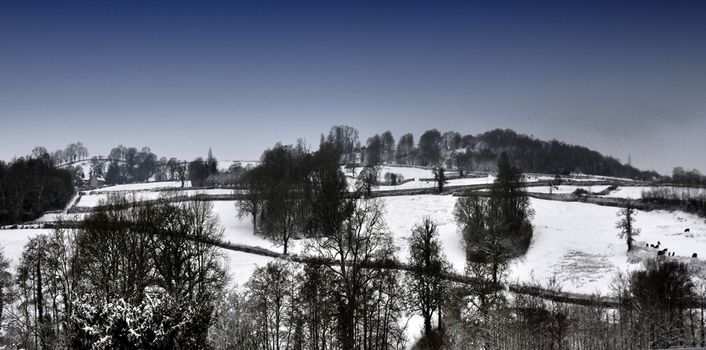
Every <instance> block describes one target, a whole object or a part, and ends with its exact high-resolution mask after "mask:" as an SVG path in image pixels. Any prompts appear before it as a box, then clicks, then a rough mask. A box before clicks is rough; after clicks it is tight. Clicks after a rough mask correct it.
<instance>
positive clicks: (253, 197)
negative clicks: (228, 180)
mask: <svg viewBox="0 0 706 350" xmlns="http://www.w3.org/2000/svg"><path fill="white" fill-rule="evenodd" d="M261 170H262V168H260V167H255V168H252V169H250V170H248V171H246V172H245V174H243V177H242V179H241V184H242V185H243V186H244V187H245V190H246V191H245V193H244V196H243V197H244V198H243V199H242V200H240V201H238V202H237V203H236V206H237V208H238V217H241V218H242V217H244V216H247V215H250V216H251V217H252V227H253V233H257V228H258V221H257V218H258V217H259V216H260V212H261V211H262V206H263V201H264V198H263V197H264V191H265V189H264V185H263V180H264V179H263V175H262V174H261V172H262V171H261Z"/></svg>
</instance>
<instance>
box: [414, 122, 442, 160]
mask: <svg viewBox="0 0 706 350" xmlns="http://www.w3.org/2000/svg"><path fill="white" fill-rule="evenodd" d="M440 143H441V133H440V132H439V130H436V129H432V130H427V131H426V132H424V134H422V136H421V137H420V138H419V164H421V165H422V166H427V165H437V164H439V162H440V161H441V147H440Z"/></svg>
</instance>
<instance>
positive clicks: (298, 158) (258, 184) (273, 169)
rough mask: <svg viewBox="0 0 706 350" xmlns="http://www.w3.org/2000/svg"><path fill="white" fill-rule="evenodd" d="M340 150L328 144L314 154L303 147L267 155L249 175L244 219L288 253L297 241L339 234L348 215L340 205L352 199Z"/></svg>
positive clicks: (280, 148)
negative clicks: (340, 222) (339, 209)
mask: <svg viewBox="0 0 706 350" xmlns="http://www.w3.org/2000/svg"><path fill="white" fill-rule="evenodd" d="M337 147H338V146H336V145H335V144H333V143H330V142H328V141H324V142H323V143H321V145H320V147H319V150H318V151H316V152H313V153H311V152H309V151H308V150H307V148H306V146H305V144H304V143H303V142H299V143H298V144H297V145H295V146H283V145H281V144H277V145H275V147H274V148H272V149H270V150H267V151H265V153H264V154H263V156H262V158H261V162H260V164H259V165H258V166H257V167H254V168H252V169H249V170H248V171H247V172H245V173H244V174H243V177H242V185H243V186H244V187H245V188H246V190H247V191H246V194H245V196H246V200H244V201H241V202H239V203H238V212H239V214H240V216H250V217H251V218H252V220H253V227H254V229H255V231H256V232H257V233H259V234H261V235H263V236H265V237H267V238H269V239H271V240H272V241H273V242H275V243H277V244H279V245H281V246H283V249H284V253H285V254H286V253H287V250H288V246H289V242H290V240H291V239H292V238H295V237H302V236H314V235H316V234H319V233H320V230H326V229H333V228H331V226H336V225H337V223H334V222H335V221H336V220H340V217H341V215H342V214H341V213H339V212H336V211H335V209H336V206H337V205H338V203H339V202H340V201H342V200H343V198H344V197H346V196H347V183H346V179H345V176H344V175H343V173H342V172H341V170H340V167H339V164H340V161H341V156H340V154H341V153H340V152H339V150H338V148H337Z"/></svg>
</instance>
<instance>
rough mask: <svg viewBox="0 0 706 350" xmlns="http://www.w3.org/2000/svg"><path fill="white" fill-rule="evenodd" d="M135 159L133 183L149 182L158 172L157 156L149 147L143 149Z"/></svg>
mask: <svg viewBox="0 0 706 350" xmlns="http://www.w3.org/2000/svg"><path fill="white" fill-rule="evenodd" d="M135 157H136V159H135V168H134V169H133V181H141V182H146V181H149V179H150V178H151V177H152V176H153V175H154V174H155V172H156V171H157V155H156V154H154V153H152V150H150V148H149V147H143V148H142V150H140V152H138V153H137V154H136V156H135Z"/></svg>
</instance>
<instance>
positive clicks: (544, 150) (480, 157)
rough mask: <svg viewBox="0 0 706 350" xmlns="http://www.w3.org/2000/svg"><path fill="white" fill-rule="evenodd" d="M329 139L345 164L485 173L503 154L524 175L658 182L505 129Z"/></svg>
mask: <svg viewBox="0 0 706 350" xmlns="http://www.w3.org/2000/svg"><path fill="white" fill-rule="evenodd" d="M327 140H328V141H331V142H333V143H335V144H336V145H338V146H339V149H340V150H341V152H342V153H343V160H344V161H345V162H346V163H351V162H361V163H362V164H364V165H372V166H375V165H379V164H381V163H388V164H392V163H396V164H403V165H421V166H432V167H435V166H445V167H446V168H455V169H457V170H458V171H459V172H464V173H466V172H469V171H472V170H480V171H489V170H496V169H495V164H496V162H497V159H498V158H499V156H500V154H501V153H503V152H505V153H506V154H507V155H508V157H509V158H510V160H511V161H512V162H513V163H515V164H516V165H517V166H519V167H521V168H522V169H524V170H525V171H528V172H541V173H551V174H564V175H568V174H569V173H572V172H573V173H586V174H595V175H605V176H617V177H628V178H637V179H643V180H658V179H661V178H662V177H661V176H660V175H659V174H657V173H656V172H653V171H640V170H638V169H636V168H634V167H632V166H630V165H629V164H623V163H621V162H620V161H619V160H617V159H615V158H612V157H609V156H603V155H601V154H600V153H598V152H596V151H592V150H590V149H588V148H586V147H581V146H576V145H571V144H566V143H564V142H560V141H557V140H551V141H542V140H538V139H536V138H534V137H531V136H527V135H524V134H518V133H516V132H514V131H512V130H509V129H506V130H501V129H496V130H492V131H488V132H485V133H481V134H478V135H461V134H460V133H458V132H455V131H447V132H444V133H442V132H440V131H438V130H436V129H432V130H427V131H425V132H424V133H423V134H422V135H421V136H420V137H419V139H418V140H416V144H415V138H414V136H413V135H412V134H410V133H408V134H404V135H402V136H401V137H400V138H399V140H398V141H397V143H395V139H394V137H393V135H392V134H391V133H390V132H389V131H386V132H384V133H382V134H380V135H377V134H376V135H373V136H372V137H370V138H368V139H367V142H366V143H365V144H364V145H363V144H361V141H360V140H359V138H358V131H357V130H356V129H355V128H353V127H350V126H345V125H340V126H334V127H332V128H331V131H330V132H329V135H328V137H327ZM682 174H683V175H682ZM699 175H700V174H699ZM694 178H698V179H697V180H694ZM674 179H677V180H679V181H690V182H694V181H700V180H701V176H698V177H694V176H693V174H692V173H691V172H684V171H681V172H680V173H679V174H677V175H675V176H674ZM675 181H676V180H675Z"/></svg>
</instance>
